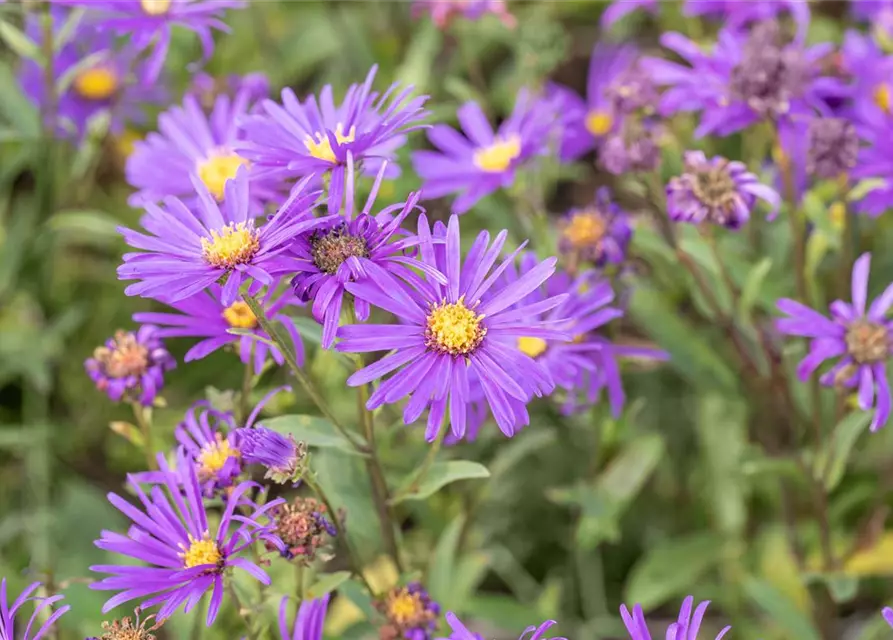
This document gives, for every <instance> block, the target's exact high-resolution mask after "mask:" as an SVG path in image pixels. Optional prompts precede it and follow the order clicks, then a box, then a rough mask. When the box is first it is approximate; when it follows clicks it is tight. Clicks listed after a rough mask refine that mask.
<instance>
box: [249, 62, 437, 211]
mask: <svg viewBox="0 0 893 640" xmlns="http://www.w3.org/2000/svg"><path fill="white" fill-rule="evenodd" d="M377 69H378V67H377V66H373V67H372V69H371V70H370V71H369V75H367V76H366V80H365V82H363V84H354V85H351V86H350V88H349V89H348V90H347V94H346V95H345V96H344V101H343V102H342V103H341V104H340V105H339V106H337V107H336V106H335V102H334V100H333V98H332V87H331V85H326V86H325V87H323V89H322V91H321V92H320V94H319V101H318V102H317V99H316V97H315V96H310V97H308V98H307V100H306V101H305V102H304V103H301V101H300V100H298V98H297V97H296V96H295V94H294V92H293V91H292V90H291V89H288V88H286V89H283V90H282V104H278V103H276V102H273V101H272V100H265V101H263V102H262V103H261V112H260V113H258V114H256V115H252V116H248V117H246V118H245V119H244V120H243V131H244V134H245V142H243V143H242V145H241V146H240V148H239V149H240V153H241V155H242V156H243V157H245V158H248V159H249V160H250V161H251V162H253V163H255V164H257V165H258V166H260V167H267V168H274V169H285V170H287V172H288V173H290V174H291V175H296V176H308V175H313V174H317V175H323V174H326V175H327V177H328V180H329V203H328V204H329V213H333V214H334V213H337V211H338V209H339V208H340V207H341V200H342V197H343V195H344V178H345V173H346V168H347V160H348V154H349V155H350V156H351V157H352V158H353V160H354V162H362V163H363V169H364V171H366V172H368V173H370V174H372V175H375V174H376V173H377V172H378V169H379V167H380V166H381V164H382V162H384V161H386V160H394V159H395V157H396V156H395V151H396V150H397V149H398V148H399V147H401V146H402V145H403V143H404V142H405V141H406V135H405V134H406V133H408V132H410V131H414V130H415V129H419V128H422V127H423V126H424V125H422V124H421V123H420V121H421V120H422V119H423V118H424V117H425V116H427V115H428V114H427V112H426V111H424V110H423V108H422V107H423V106H424V104H425V101H426V100H427V99H428V97H427V96H418V97H415V98H410V95H411V93H412V87H407V88H405V89H403V90H402V91H400V92H397V89H398V87H399V85H398V84H397V83H394V84H392V85H391V86H390V87H389V88H388V90H387V91H385V92H384V93H383V94H381V95H379V94H378V92H375V91H372V81H373V80H374V79H375V72H376V71H377ZM389 174H390V175H389V177H395V176H396V175H398V174H399V167H398V166H397V165H396V164H391V165H390V167H389Z"/></svg>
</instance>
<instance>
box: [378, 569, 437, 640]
mask: <svg viewBox="0 0 893 640" xmlns="http://www.w3.org/2000/svg"><path fill="white" fill-rule="evenodd" d="M375 607H376V608H377V609H378V610H379V611H380V612H381V613H382V614H384V616H385V618H387V622H386V623H385V624H384V626H383V627H382V628H381V629H380V630H379V635H380V637H381V638H383V639H389V640H397V639H398V638H405V640H431V638H432V637H433V635H434V631H435V630H436V629H437V618H438V617H439V615H440V605H438V604H437V603H436V602H434V601H433V600H432V599H431V596H430V595H429V594H428V592H427V591H426V590H425V588H424V587H423V586H422V585H421V584H419V583H418V582H410V583H409V584H408V585H406V586H405V587H394V588H393V589H391V590H390V591H389V592H388V593H387V594H386V595H385V597H384V598H383V599H382V600H380V601H378V602H376V603H375Z"/></svg>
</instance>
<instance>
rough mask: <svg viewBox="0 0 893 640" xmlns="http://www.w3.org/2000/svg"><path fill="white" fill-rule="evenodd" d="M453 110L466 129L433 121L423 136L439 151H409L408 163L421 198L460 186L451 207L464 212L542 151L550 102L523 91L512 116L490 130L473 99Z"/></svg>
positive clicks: (551, 108)
mask: <svg viewBox="0 0 893 640" xmlns="http://www.w3.org/2000/svg"><path fill="white" fill-rule="evenodd" d="M456 115H457V116H458V118H459V124H460V125H461V126H462V131H463V132H464V134H465V135H464V136H463V135H461V134H459V133H458V132H457V131H456V130H455V129H453V128H452V127H450V126H448V125H445V124H438V125H434V126H433V127H432V128H431V129H430V130H429V131H428V140H430V141H431V144H433V145H434V146H435V147H437V149H438V151H416V152H414V153H413V154H412V166H413V168H414V169H415V172H416V173H417V174H418V175H419V177H420V178H421V179H422V182H423V184H422V193H423V195H424V197H425V198H427V199H431V198H440V197H442V196H445V195H447V194H450V193H455V192H459V193H460V194H461V195H459V197H458V198H456V200H455V201H454V202H453V207H452V209H453V213H465V212H466V211H468V210H469V209H470V208H471V207H472V206H474V204H475V203H476V202H477V201H478V200H480V199H481V198H483V197H484V196H486V195H489V194H490V193H493V192H494V191H496V190H497V189H500V188H506V187H509V186H511V184H512V183H513V182H514V181H515V172H516V171H517V169H518V168H519V167H521V166H522V165H523V164H524V163H525V162H527V161H528V160H529V159H531V158H532V157H533V156H535V155H538V154H542V153H544V152H545V151H546V148H547V142H548V137H549V133H550V131H551V130H552V127H553V125H554V122H555V104H553V103H552V102H547V101H544V100H538V99H533V98H531V96H530V95H529V94H528V93H527V91H522V92H521V93H520V94H518V99H517V101H516V103H515V109H514V111H513V112H512V114H511V116H509V118H508V119H507V120H505V121H504V122H503V123H502V124H500V125H499V128H498V130H497V131H496V132H495V133H494V131H493V128H492V127H491V126H490V123H489V122H488V121H487V117H486V116H485V115H484V112H483V111H482V110H481V108H480V106H478V104H477V103H476V102H467V103H465V104H464V105H462V106H461V107H459V110H458V112H457V114H456Z"/></svg>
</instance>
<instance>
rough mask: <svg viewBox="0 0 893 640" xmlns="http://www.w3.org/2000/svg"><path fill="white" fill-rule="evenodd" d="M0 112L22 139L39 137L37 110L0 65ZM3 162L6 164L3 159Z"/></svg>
mask: <svg viewBox="0 0 893 640" xmlns="http://www.w3.org/2000/svg"><path fill="white" fill-rule="evenodd" d="M0 111H2V112H3V115H4V116H6V118H7V120H9V123H10V124H12V126H13V129H18V130H19V131H21V132H22V137H23V138H25V139H31V140H35V139H37V137H38V136H39V135H40V115H39V114H38V111H37V108H36V107H35V106H34V104H32V103H31V101H30V100H28V98H26V97H25V96H24V94H23V93H22V90H21V88H20V86H19V83H18V79H17V78H16V76H15V74H14V73H13V72H12V70H11V69H10V68H9V67H8V66H7V65H5V64H0ZM4 161H5V162H8V160H6V159H5V158H4ZM16 217H20V216H16Z"/></svg>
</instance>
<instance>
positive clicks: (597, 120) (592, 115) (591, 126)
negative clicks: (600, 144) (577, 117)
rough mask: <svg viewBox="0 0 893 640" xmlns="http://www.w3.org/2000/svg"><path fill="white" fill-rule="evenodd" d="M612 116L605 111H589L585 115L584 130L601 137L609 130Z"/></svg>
mask: <svg viewBox="0 0 893 640" xmlns="http://www.w3.org/2000/svg"><path fill="white" fill-rule="evenodd" d="M613 124H614V118H612V117H611V114H610V113H608V112H607V111H598V110H596V111H590V112H589V113H588V114H587V115H586V130H587V131H588V132H589V133H591V134H592V135H594V136H596V137H601V136H603V135H605V134H606V133H608V132H609V131H610V130H611V126H612V125H613Z"/></svg>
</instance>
